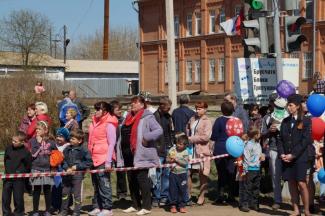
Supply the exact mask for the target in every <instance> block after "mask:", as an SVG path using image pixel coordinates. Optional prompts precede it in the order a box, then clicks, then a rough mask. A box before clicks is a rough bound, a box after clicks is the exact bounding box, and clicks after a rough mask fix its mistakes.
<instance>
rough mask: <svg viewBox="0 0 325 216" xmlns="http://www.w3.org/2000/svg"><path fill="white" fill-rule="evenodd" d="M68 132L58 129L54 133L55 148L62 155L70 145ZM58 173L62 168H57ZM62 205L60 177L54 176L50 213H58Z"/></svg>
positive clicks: (65, 129) (64, 129)
mask: <svg viewBox="0 0 325 216" xmlns="http://www.w3.org/2000/svg"><path fill="white" fill-rule="evenodd" d="M69 137H70V132H69V130H68V129H67V128H59V129H57V131H56V147H57V148H58V150H59V151H60V152H62V153H63V151H64V149H65V148H66V147H67V146H69V145H70V143H69ZM57 171H58V172H62V171H63V169H62V166H59V167H58V168H57ZM61 203H62V177H61V176H54V186H53V187H52V210H51V213H52V214H54V213H58V212H59V211H60V210H61Z"/></svg>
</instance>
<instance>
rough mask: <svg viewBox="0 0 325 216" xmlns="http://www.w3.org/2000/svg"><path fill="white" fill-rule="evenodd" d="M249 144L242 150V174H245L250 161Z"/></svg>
mask: <svg viewBox="0 0 325 216" xmlns="http://www.w3.org/2000/svg"><path fill="white" fill-rule="evenodd" d="M250 148H251V147H250V143H247V144H246V145H245V148H244V157H243V169H244V173H247V171H248V167H249V162H250V160H251V154H250Z"/></svg>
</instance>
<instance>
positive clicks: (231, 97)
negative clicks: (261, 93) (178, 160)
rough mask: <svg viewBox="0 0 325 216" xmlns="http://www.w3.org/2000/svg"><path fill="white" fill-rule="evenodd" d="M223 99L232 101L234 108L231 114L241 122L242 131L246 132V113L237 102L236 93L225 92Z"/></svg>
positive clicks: (247, 123)
mask: <svg viewBox="0 0 325 216" xmlns="http://www.w3.org/2000/svg"><path fill="white" fill-rule="evenodd" d="M224 100H225V101H228V102H230V103H232V105H233V106H234V109H235V111H234V113H233V116H234V117H237V118H239V119H240V120H241V121H242V122H243V125H244V133H247V131H248V125H249V118H248V113H247V111H246V110H245V109H244V108H243V106H241V105H239V104H238V101H237V97H236V95H234V94H231V93H227V94H225V97H224Z"/></svg>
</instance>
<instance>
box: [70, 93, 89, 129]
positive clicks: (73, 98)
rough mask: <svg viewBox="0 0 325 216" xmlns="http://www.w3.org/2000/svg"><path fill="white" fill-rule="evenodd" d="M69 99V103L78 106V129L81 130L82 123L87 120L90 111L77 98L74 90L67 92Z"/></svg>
mask: <svg viewBox="0 0 325 216" xmlns="http://www.w3.org/2000/svg"><path fill="white" fill-rule="evenodd" d="M69 98H70V99H71V101H72V102H73V103H74V104H76V105H77V106H78V109H79V112H80V114H81V120H80V122H79V128H80V129H82V122H83V121H84V120H85V119H87V118H88V116H89V114H90V109H89V108H88V107H87V106H86V105H84V104H83V103H82V102H81V100H80V98H78V97H77V93H76V91H75V90H70V91H69Z"/></svg>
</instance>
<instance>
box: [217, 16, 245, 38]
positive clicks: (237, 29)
mask: <svg viewBox="0 0 325 216" xmlns="http://www.w3.org/2000/svg"><path fill="white" fill-rule="evenodd" d="M243 20H244V14H243V11H241V12H240V14H239V15H237V16H236V17H233V18H231V19H228V20H226V21H225V22H222V23H220V26H221V27H222V28H223V30H224V31H225V32H226V34H227V35H229V36H231V35H241V23H242V22H243Z"/></svg>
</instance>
